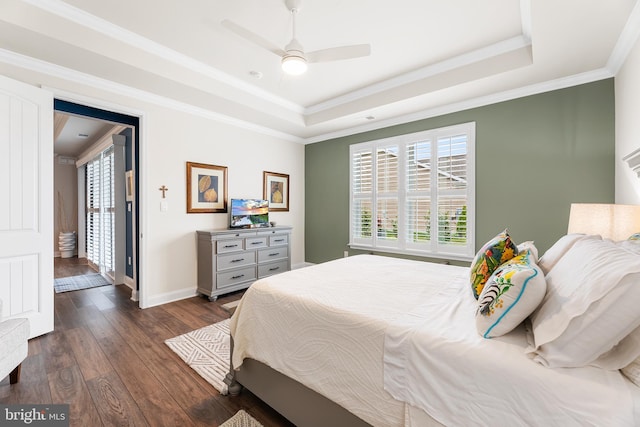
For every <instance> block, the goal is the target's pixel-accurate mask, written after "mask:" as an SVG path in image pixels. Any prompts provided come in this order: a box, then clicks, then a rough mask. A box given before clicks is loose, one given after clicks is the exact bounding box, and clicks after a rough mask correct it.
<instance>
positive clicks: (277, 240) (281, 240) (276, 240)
mask: <svg viewBox="0 0 640 427" xmlns="http://www.w3.org/2000/svg"><path fill="white" fill-rule="evenodd" d="M273 241H274V242H276V243H280V242H284V239H273Z"/></svg>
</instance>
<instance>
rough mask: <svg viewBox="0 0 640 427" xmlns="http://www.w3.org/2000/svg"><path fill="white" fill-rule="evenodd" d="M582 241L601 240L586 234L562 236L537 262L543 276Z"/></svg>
mask: <svg viewBox="0 0 640 427" xmlns="http://www.w3.org/2000/svg"><path fill="white" fill-rule="evenodd" d="M584 239H602V237H600V236H589V235H586V234H567V235H566V236H562V237H561V238H560V239H558V241H557V242H555V243H554V244H553V246H551V247H550V248H549V249H547V251H546V252H545V253H544V255H542V258H540V261H538V266H539V267H540V268H541V269H542V271H544V274H547V273H548V272H549V271H551V269H552V268H553V266H554V265H556V263H557V262H558V260H559V259H560V258H562V256H563V255H564V254H566V253H567V251H568V250H569V249H571V247H572V246H573V245H574V244H575V243H576V242H577V241H579V240H584Z"/></svg>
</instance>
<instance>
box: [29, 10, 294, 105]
mask: <svg viewBox="0 0 640 427" xmlns="http://www.w3.org/2000/svg"><path fill="white" fill-rule="evenodd" d="M22 1H23V2H25V3H28V4H30V5H32V6H35V7H37V8H40V9H42V10H44V11H46V12H49V13H51V14H54V15H57V16H59V17H61V18H63V19H66V20H68V21H71V22H73V23H74V24H77V25H80V26H83V27H85V28H87V29H89V30H92V31H96V32H98V33H101V34H103V35H105V36H107V37H110V38H113V39H116V40H118V41H120V42H122V43H124V44H127V45H129V46H132V47H135V48H137V49H140V50H142V51H144V52H147V53H149V54H152V55H155V56H157V57H159V58H162V59H164V60H166V61H169V62H172V63H174V64H177V65H179V66H181V67H184V68H188V69H190V70H192V71H195V72H197V73H199V74H202V75H203V76H206V77H208V78H212V79H214V80H217V81H219V82H221V83H223V84H226V85H229V86H231V87H233V88H235V89H237V90H240V91H243V92H245V93H247V94H249V95H252V96H256V97H258V98H261V99H263V100H265V101H267V102H270V103H272V104H276V105H279V106H280V107H283V108H285V109H287V110H289V111H292V112H294V113H297V114H303V112H304V108H303V107H302V106H301V105H298V104H296V103H294V102H291V101H288V100H286V99H284V98H281V97H278V96H275V95H273V94H272V93H270V92H267V91H265V90H263V89H261V88H259V87H257V86H254V85H251V84H249V83H246V82H244V81H243V80H241V79H238V78H235V77H233V76H231V75H229V74H227V73H224V72H222V71H220V70H219V69H217V68H215V67H212V66H210V65H208V64H205V63H204V62H201V61H198V60H196V59H193V58H192V57H190V56H187V55H184V54H182V53H180V52H177V51H175V50H173V49H170V48H168V47H166V46H164V45H161V44H160V43H156V42H154V41H153V40H150V39H148V38H146V37H143V36H141V35H139V34H137V33H134V32H133V31H129V30H127V29H125V28H122V27H120V26H118V25H115V24H113V23H111V22H109V21H106V20H104V19H102V18H99V17H97V16H95V15H92V14H90V13H88V12H85V11H84V10H82V9H79V8H77V7H75V6H72V5H70V4H68V3H65V2H64V1H62V0H22Z"/></svg>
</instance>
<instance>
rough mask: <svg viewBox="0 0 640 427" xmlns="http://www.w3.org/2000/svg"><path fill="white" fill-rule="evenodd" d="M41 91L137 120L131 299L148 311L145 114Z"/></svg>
mask: <svg viewBox="0 0 640 427" xmlns="http://www.w3.org/2000/svg"><path fill="white" fill-rule="evenodd" d="M42 89H45V90H47V91H49V92H51V93H53V98H54V99H59V100H62V101H68V102H72V103H74V104H80V105H84V106H87V107H92V108H98V109H101V110H106V111H111V112H114V113H119V114H124V115H128V116H132V117H137V118H138V140H137V141H136V144H138V168H137V170H136V174H137V176H138V198H137V199H138V203H137V204H138V206H137V207H138V224H139V226H138V227H137V229H136V233H137V236H136V239H134V246H136V245H137V247H138V260H137V261H138V269H137V272H136V275H137V283H138V289H137V291H136V290H133V293H132V299H134V300H135V299H136V297H137V300H138V306H139V307H140V308H147V307H148V306H149V305H148V299H149V298H148V292H147V290H146V286H145V278H146V277H147V274H146V270H147V265H146V263H145V260H146V259H147V258H146V245H145V241H144V235H145V234H146V231H147V223H146V220H145V218H147V214H146V210H147V206H146V203H144V195H145V189H146V188H147V185H146V183H147V176H146V170H147V168H146V159H147V143H146V134H147V132H146V123H147V120H146V112H145V111H143V110H139V109H136V108H132V107H128V106H125V105H122V104H116V103H112V102H107V101H104V100H102V99H98V98H93V97H88V96H85V95H80V94H77V93H73V92H68V91H65V90H62V89H58V88H54V87H46V86H43V87H42ZM52 107H53V106H52ZM134 220H135V216H134ZM52 244H53V242H52ZM136 293H137V295H136Z"/></svg>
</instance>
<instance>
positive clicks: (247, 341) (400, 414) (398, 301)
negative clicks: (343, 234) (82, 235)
mask: <svg viewBox="0 0 640 427" xmlns="http://www.w3.org/2000/svg"><path fill="white" fill-rule="evenodd" d="M467 283H468V269H467V268H463V267H455V266H448V265H442V264H432V263H425V262H418V261H409V260H403V259H396V258H389V257H379V256H371V255H360V256H355V257H350V258H345V259H339V260H335V261H331V262H328V263H324V264H319V265H315V266H311V267H306V268H303V269H299V270H293V271H290V272H287V273H283V274H279V275H277V276H272V277H269V278H265V279H262V280H259V281H257V282H255V283H254V284H253V285H252V286H251V287H250V288H249V289H248V290H247V292H246V293H245V295H244V297H243V299H242V301H241V302H240V304H239V306H238V308H237V309H236V312H235V314H234V315H233V317H232V320H231V324H230V329H231V335H232V336H233V338H234V352H233V357H232V362H233V365H234V366H235V367H236V368H237V367H240V366H241V364H242V361H243V359H245V358H253V359H255V360H258V361H261V362H263V363H265V364H267V365H269V366H271V367H272V368H273V369H275V370H277V371H279V372H281V373H283V374H285V375H287V376H289V377H291V378H293V379H295V380H296V381H298V382H300V383H302V384H304V385H306V386H307V387H309V388H311V389H313V390H315V391H316V392H318V393H320V394H322V395H324V396H326V397H328V398H329V399H331V400H333V401H335V402H336V403H338V404H340V405H341V406H343V407H344V408H346V409H347V410H349V411H350V412H352V413H354V414H355V415H357V416H359V417H360V418H362V419H363V420H364V421H366V422H368V423H369V424H371V425H373V426H380V427H383V426H384V427H396V426H398V427H399V426H421V427H422V426H426V425H439V423H437V422H436V421H434V419H433V418H431V417H430V416H429V415H431V416H432V417H434V418H436V419H438V420H439V421H440V422H442V423H444V424H446V425H452V426H457V425H536V424H535V423H534V422H533V419H528V422H525V421H522V420H527V418H523V417H524V416H525V415H527V414H528V413H529V412H530V411H534V409H535V407H536V405H537V404H538V403H537V402H547V403H548V402H549V401H553V399H555V403H554V404H553V405H551V406H550V405H549V404H547V403H544V404H543V405H542V406H538V407H537V409H535V410H536V411H542V412H543V415H545V416H546V418H545V420H546V421H547V422H546V423H545V425H547V426H552V425H563V426H565V425H571V424H561V423H560V421H562V420H565V419H566V418H565V417H564V416H563V415H562V414H564V413H565V412H566V411H567V410H568V406H571V405H573V404H574V403H577V402H576V401H575V399H576V397H581V398H588V399H590V402H586V403H584V404H580V403H578V406H577V407H578V408H581V409H580V410H584V411H585V414H586V413H588V412H592V411H593V410H595V413H596V414H597V416H600V415H602V414H603V413H604V412H607V414H610V415H611V418H606V419H608V420H620V421H621V423H622V422H626V421H627V420H629V418H628V417H627V408H628V407H629V405H631V406H632V403H629V399H630V398H629V396H628V395H624V393H621V392H620V390H624V389H625V388H624V387H622V388H620V387H619V382H620V381H622V382H624V380H622V378H621V377H620V375H619V374H618V373H617V372H616V373H611V375H608V374H606V373H604V372H603V371H599V372H600V373H601V374H602V375H600V377H599V380H598V381H596V382H595V383H594V378H593V375H591V374H589V373H587V371H585V373H584V378H583V374H582V373H581V374H579V375H573V374H571V373H569V372H563V371H558V370H556V371H550V370H548V369H547V368H543V367H542V366H539V365H537V364H535V362H532V361H528V359H526V357H525V359H526V360H524V359H523V360H520V361H518V362H517V363H515V364H514V362H512V361H511V358H512V354H515V352H518V354H520V353H519V351H520V350H515V348H516V347H517V348H518V349H521V347H522V346H526V343H524V342H523V341H522V337H516V339H515V341H516V342H515V343H511V342H509V340H505V341H498V340H483V339H482V338H480V337H477V336H476V335H477V334H476V333H475V323H474V322H473V312H474V307H473V302H474V300H473V297H472V296H471V294H470V293H469V292H467V293H466V295H464V294H463V291H462V290H463V289H465V288H464V286H466V284H467ZM467 291H468V289H467ZM465 296H466V297H467V299H466V300H467V302H468V303H470V304H471V305H469V304H467V303H461V301H464V297H465ZM469 298H471V301H469ZM472 309H473V310H472ZM461 322H466V323H467V324H466V325H465V326H459V325H458V324H459V323H461ZM425 324H428V325H430V326H433V327H432V328H426V329H425V328H422V326H424V325H425ZM434 331H436V332H439V333H437V334H436V335H437V337H435V338H434V337H432V336H431V335H432V334H433V333H434ZM471 331H473V333H472V332H471ZM460 334H461V335H460ZM514 335H515V334H514ZM385 337H386V343H385ZM476 338H477V339H476ZM429 341H431V343H429ZM482 342H486V343H487V345H488V347H486V348H485V347H483V345H481V344H482ZM453 343H455V344H453ZM470 343H471V344H470ZM496 345H497V346H498V348H497V350H498V353H495V351H496V347H495V346H496ZM475 346H479V347H480V348H481V349H476V347H475ZM490 349H492V350H490ZM492 351H493V352H494V353H492ZM522 354H523V355H524V353H522ZM503 359H509V360H503ZM525 362H527V363H528V364H527V365H526V366H525V365H523V364H522V363H525ZM458 363H460V365H458ZM509 369H524V371H522V373H521V374H520V375H519V376H513V373H512V372H510V371H509ZM539 369H542V370H546V371H548V372H549V373H550V374H549V375H546V376H545V375H543V376H542V377H541V378H540V379H539V380H535V381H533V382H531V377H530V375H529V374H528V373H529V372H532V373H533V372H535V373H536V375H538V374H540V375H542V372H543V371H539ZM597 376H598V375H596V377H597ZM534 377H535V376H534ZM514 378H517V380H514ZM558 378H560V380H559V381H558ZM449 380H451V381H452V382H451V383H449ZM443 381H444V383H443ZM532 384H537V385H539V384H543V387H542V388H540V389H538V390H535V391H533V392H532V391H531V387H533V385H532ZM568 385H571V386H570V387H568ZM558 387H564V388H562V389H558ZM591 387H593V390H592V391H586V389H589V388H591ZM385 388H386V389H385ZM574 389H575V390H577V391H579V393H578V394H576V395H573V396H570V397H567V396H565V397H563V395H566V394H567V391H569V394H571V393H573V391H572V390H574ZM387 390H389V391H387ZM452 392H455V394H454V395H451V394H450V393H452ZM501 393H506V394H505V395H502V394H501ZM510 393H513V395H510ZM392 395H393V396H392ZM555 395H558V397H557V398H556V397H555ZM483 396H484V397H483ZM486 396H490V397H491V396H493V397H491V398H487V397H486ZM497 396H498V397H497ZM394 397H395V398H394ZM596 397H597V399H596V400H595V403H594V401H593V400H591V399H594V398H596ZM473 399H477V400H473ZM529 399H530V400H531V403H530V404H527V405H525V406H526V410H524V412H523V411H521V410H520V409H519V408H518V407H514V406H513V404H514V402H515V403H520V402H522V401H526V400H529ZM558 399H559V400H558ZM616 399H620V401H617V402H616V401H615V400H616ZM558 402H560V403H558ZM565 404H566V405H568V406H567V407H565ZM483 405H488V406H483ZM607 408H608V409H607ZM425 411H426V413H425ZM501 411H503V412H508V413H511V414H512V417H513V419H515V420H520V424H518V423H515V424H507V423H503V422H501V421H499V420H500V418H499V417H500V416H501ZM544 411H548V413H547V414H545V413H544ZM427 413H428V414H429V415H427ZM616 413H617V414H616ZM555 415H558V416H557V417H556V416H555ZM483 417H484V418H483ZM496 417H498V418H496ZM467 420H471V422H470V423H468V422H467ZM486 420H490V422H487V421H486ZM555 420H558V421H557V422H556V421H555ZM474 423H475V424H474ZM554 423H555V424H554ZM574 424H575V423H574ZM581 425H588V424H581ZM610 425H614V424H610ZM618 425H627V424H618ZM630 425H631V424H630Z"/></svg>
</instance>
